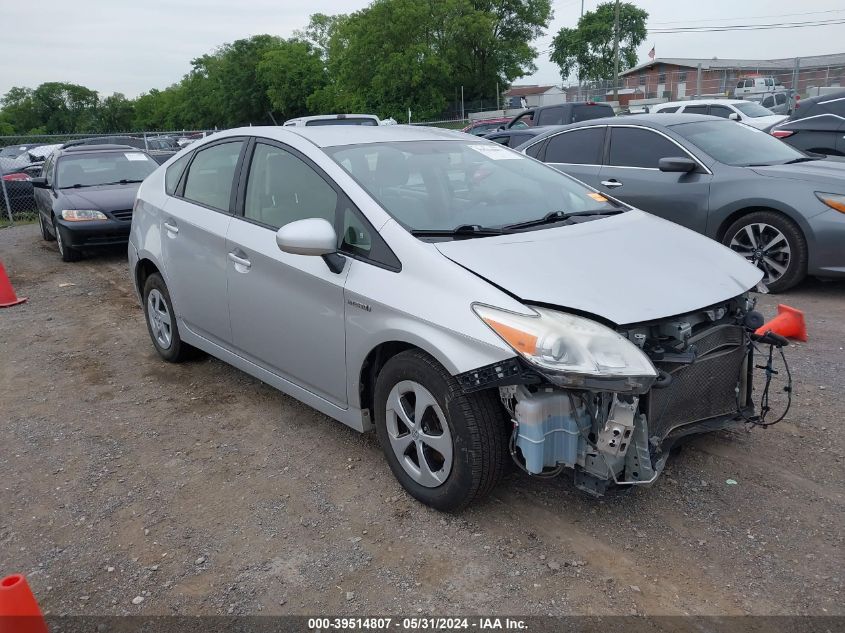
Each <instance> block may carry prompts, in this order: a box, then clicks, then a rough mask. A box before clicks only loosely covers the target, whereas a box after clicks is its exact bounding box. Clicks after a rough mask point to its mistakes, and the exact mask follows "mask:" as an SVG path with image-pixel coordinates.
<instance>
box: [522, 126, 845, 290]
mask: <svg viewBox="0 0 845 633" xmlns="http://www.w3.org/2000/svg"><path fill="white" fill-rule="evenodd" d="M518 149H519V150H520V151H523V152H524V153H526V154H528V155H529V156H532V157H534V158H537V159H539V160H542V161H543V162H546V163H549V164H551V165H552V166H554V167H555V168H557V169H559V170H561V171H563V172H565V173H567V174H569V175H571V176H574V177H576V178H578V179H579V180H581V181H583V182H585V183H587V184H589V185H592V186H593V187H595V188H596V189H598V190H599V191H604V192H607V193H608V194H609V195H613V196H614V197H616V198H619V199H620V200H623V201H625V202H627V203H629V204H631V205H634V206H636V207H638V208H640V209H643V210H645V211H648V212H649V213H653V214H654V215H658V216H660V217H663V218H666V219H667V220H672V221H673V222H677V223H678V224H681V225H683V226H686V227H688V228H690V229H693V230H694V231H698V232H699V233H703V234H705V235H707V236H709V237H712V238H713V239H716V240H719V241H721V242H722V243H723V244H725V245H727V246H729V247H730V248H732V249H733V250H735V251H736V252H737V253H740V254H741V255H743V256H744V257H746V258H747V259H748V260H749V261H751V262H752V263H754V264H756V265H757V266H758V267H759V268H760V269H761V270H762V271H763V273H764V274H765V278H764V280H765V283H766V284H767V285H768V287H769V288H770V289H771V290H772V291H775V292H778V291H782V290H786V289H788V288H790V287H792V286H794V285H795V284H797V283H798V282H799V281H801V279H803V278H804V276H805V275H807V274H810V275H816V276H819V277H842V276H845V249H843V248H842V244H843V243H845V162H841V161H835V160H820V159H818V158H817V157H814V156H808V155H807V154H804V153H803V152H800V151H798V150H796V149H794V148H792V147H790V146H789V145H786V144H785V143H783V142H781V141H779V140H777V139H775V138H773V137H771V136H769V135H767V134H765V133H763V132H760V131H759V130H754V129H752V128H750V127H748V126H743V125H737V124H736V123H734V122H732V121H726V120H724V119H719V118H716V117H709V116H700V115H693V114H652V115H641V116H632V117H626V118H624V119H618V118H608V119H597V120H594V121H585V122H584V123H580V124H574V125H569V126H562V127H557V128H553V129H550V130H549V131H548V132H546V133H545V134H543V135H541V136H539V137H537V138H536V139H533V140H531V141H529V142H527V143H525V144H523V145H521V146H520V147H519V148H518Z"/></svg>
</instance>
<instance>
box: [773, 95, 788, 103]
mask: <svg viewBox="0 0 845 633" xmlns="http://www.w3.org/2000/svg"><path fill="white" fill-rule="evenodd" d="M775 103H777V104H778V105H783V104H785V103H786V95H785V94H783V93H782V92H779V93H777V94H776V95H775Z"/></svg>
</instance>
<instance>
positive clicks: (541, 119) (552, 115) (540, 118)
mask: <svg viewBox="0 0 845 633" xmlns="http://www.w3.org/2000/svg"><path fill="white" fill-rule="evenodd" d="M565 118H566V109H565V108H564V107H563V106H557V107H554V108H546V109H544V110H540V113H539V114H538V115H537V125H563V124H564V123H569V121H565V120H564V119H565Z"/></svg>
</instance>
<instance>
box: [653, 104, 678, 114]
mask: <svg viewBox="0 0 845 633" xmlns="http://www.w3.org/2000/svg"><path fill="white" fill-rule="evenodd" d="M680 107H681V106H670V107H668V108H660V109H659V110H658V111H657V114H671V113H672V112H677V111H678V108H680Z"/></svg>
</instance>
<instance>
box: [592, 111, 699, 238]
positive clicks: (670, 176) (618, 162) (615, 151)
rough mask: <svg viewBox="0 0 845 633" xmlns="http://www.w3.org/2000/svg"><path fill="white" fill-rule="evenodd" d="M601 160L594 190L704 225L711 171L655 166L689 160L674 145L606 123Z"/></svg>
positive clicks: (671, 217) (690, 223)
mask: <svg viewBox="0 0 845 633" xmlns="http://www.w3.org/2000/svg"><path fill="white" fill-rule="evenodd" d="M609 134H610V139H609V146H608V152H607V160H606V161H605V164H604V166H603V167H602V168H601V177H600V179H599V180H600V183H599V187H598V189H599V190H600V191H606V192H607V193H608V194H610V195H613V196H616V197H617V198H620V199H621V200H624V201H625V202H627V203H628V204H631V205H633V206H635V207H638V208H640V209H642V210H643V211H648V212H649V213H653V214H654V215H658V216H660V217H662V218H665V219H667V220H671V221H672V222H677V223H678V224H681V225H683V226H686V227H688V228H690V229H693V230H695V231H698V232H700V233H703V232H704V230H705V228H706V226H707V213H708V210H709V197H710V182H711V179H712V175H711V174H710V173H709V171H708V170H706V169H705V168H704V167H702V166H699V169H698V170H697V171H695V172H692V173H667V172H662V171H660V169H658V162H659V161H660V159H661V158H672V157H685V158H690V157H691V156H690V154H689V153H688V152H686V151H685V150H684V149H683V148H682V147H681V146H680V145H679V144H677V143H676V142H675V141H674V140H672V139H670V138H669V137H667V136H665V135H663V134H661V133H659V132H657V131H655V130H652V129H649V128H644V127H637V126H611V127H610V130H609Z"/></svg>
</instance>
